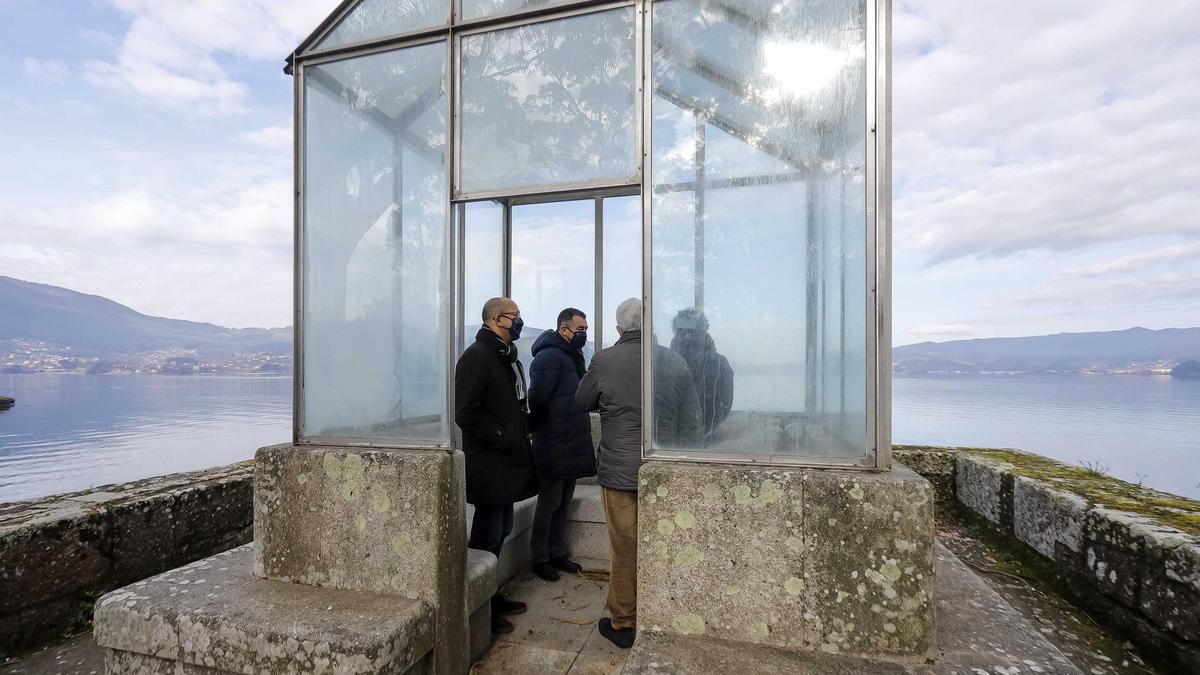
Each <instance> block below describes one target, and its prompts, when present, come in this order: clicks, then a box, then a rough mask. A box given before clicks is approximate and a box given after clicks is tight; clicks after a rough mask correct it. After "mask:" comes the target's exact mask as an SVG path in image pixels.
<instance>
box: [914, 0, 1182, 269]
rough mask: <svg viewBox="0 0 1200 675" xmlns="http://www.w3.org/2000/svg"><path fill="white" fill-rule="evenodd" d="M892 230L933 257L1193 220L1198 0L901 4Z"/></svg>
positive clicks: (1172, 227)
mask: <svg viewBox="0 0 1200 675" xmlns="http://www.w3.org/2000/svg"><path fill="white" fill-rule="evenodd" d="M895 24H896V29H895V34H896V62H895V70H894V78H895V83H894V90H895V98H896V100H895V119H894V126H895V131H896V133H895V147H894V152H895V177H894V180H895V194H896V201H895V206H894V214H895V226H896V241H897V246H898V248H901V249H903V251H902V254H912V255H919V256H921V257H922V258H923V259H924V261H925V264H926V265H936V264H941V263H944V262H947V261H951V260H955V259H960V258H973V257H974V258H984V257H997V258H1003V257H1009V256H1012V255H1014V254H1017V253H1020V252H1023V251H1035V250H1044V251H1059V252H1066V251H1080V250H1085V249H1088V248H1090V247H1093V246H1095V245H1097V244H1102V243H1107V242H1121V241H1129V240H1134V239H1139V238H1143V237H1150V236H1156V237H1162V236H1175V237H1180V236H1185V237H1186V236H1192V237H1194V236H1195V235H1196V233H1197V231H1200V223H1198V222H1197V216H1196V214H1197V213H1200V162H1196V161H1195V157H1196V156H1197V155H1198V154H1200V136H1197V135H1196V134H1194V133H1192V131H1191V130H1193V129H1194V128H1195V126H1196V124H1197V123H1198V122H1200V119H1198V117H1197V113H1196V110H1200V72H1198V71H1197V70H1196V69H1195V67H1194V64H1195V63H1198V62H1200V43H1198V42H1197V41H1196V40H1195V39H1194V30H1192V29H1191V28H1189V27H1194V26H1196V25H1200V3H1195V2H1188V1H1187V0H1165V1H1164V2H1161V3H1156V4H1155V8H1154V11H1152V12H1148V11H1145V10H1144V8H1139V7H1137V6H1136V5H1135V4H1132V3H1123V2H1105V3H1096V2H1090V1H1085V0H1064V1H1062V2H1055V3H1041V4H1030V3H1022V5H1021V7H1020V9H1017V8H1016V7H1014V6H1012V5H1011V4H1006V3H991V4H987V3H984V4H982V5H981V4H979V3H962V2H956V1H954V0H928V1H927V2H921V3H914V2H902V3H898V4H897V14H896V18H895Z"/></svg>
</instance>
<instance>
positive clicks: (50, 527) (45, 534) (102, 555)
mask: <svg viewBox="0 0 1200 675" xmlns="http://www.w3.org/2000/svg"><path fill="white" fill-rule="evenodd" d="M58 516H59V517H56V518H55V519H53V520H50V521H49V522H44V523H42V522H33V523H28V524H26V525H24V526H18V527H12V528H5V529H3V530H0V614H8V613H11V612H17V611H20V610H21V609H24V608H26V607H30V606H33V605H37V604H41V603H44V602H48V601H51V600H55V599H57V598H61V597H63V596H64V595H68V594H71V593H75V592H78V591H83V590H85V589H89V588H94V587H96V586H99V585H102V584H103V583H104V581H105V579H106V578H107V576H108V573H109V568H110V566H111V564H112V561H111V560H110V559H109V557H108V556H107V555H106V552H105V550H104V546H105V543H104V538H105V532H106V529H107V519H106V514H104V513H103V512H95V511H91V510H87V509H85V508H84V507H76V508H75V509H72V510H71V512H70V513H62V514H58Z"/></svg>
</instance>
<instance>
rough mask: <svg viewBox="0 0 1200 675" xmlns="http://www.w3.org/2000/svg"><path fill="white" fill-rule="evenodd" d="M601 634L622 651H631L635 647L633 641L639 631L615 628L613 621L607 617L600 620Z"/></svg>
mask: <svg viewBox="0 0 1200 675" xmlns="http://www.w3.org/2000/svg"><path fill="white" fill-rule="evenodd" d="M599 628H600V634H601V635H603V636H604V637H606V638H608V641H609V642H611V643H613V644H614V645H616V646H618V647H620V648H621V649H629V648H630V647H632V646H633V639H634V638H635V637H637V631H635V630H634V629H632V628H613V625H612V619H609V618H608V617H607V616H606V617H604V618H603V619H600V626H599Z"/></svg>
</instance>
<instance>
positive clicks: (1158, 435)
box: [892, 375, 1200, 497]
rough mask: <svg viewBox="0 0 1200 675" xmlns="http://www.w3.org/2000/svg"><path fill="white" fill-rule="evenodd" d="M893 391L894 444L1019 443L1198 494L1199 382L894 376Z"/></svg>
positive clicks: (1135, 479) (1164, 487)
mask: <svg viewBox="0 0 1200 675" xmlns="http://www.w3.org/2000/svg"><path fill="white" fill-rule="evenodd" d="M892 390H893V391H892V394H893V395H892V400H893V411H892V437H893V439H894V440H895V442H896V443H928V444H934V445H974V446H986V447H1008V448H1021V449H1022V450H1029V451H1031V452H1036V453H1038V454H1042V455H1046V456H1048V457H1053V458H1055V459H1058V460H1061V461H1064V462H1070V463H1072V464H1083V463H1085V462H1087V463H1093V464H1099V465H1100V466H1103V467H1108V469H1109V473H1110V474H1111V475H1113V476H1116V477H1118V478H1121V479H1124V480H1128V481H1130V482H1134V483H1136V482H1138V481H1139V480H1141V481H1142V482H1143V484H1144V485H1146V486H1148V487H1153V488H1156V489H1159V490H1166V491H1168V492H1173V493H1175V494H1180V495H1185V496H1188V497H1200V485H1198V484H1200V380H1183V379H1177V378H1171V377H1168V376H1137V375H1095V376H1087V375H1078V376H1057V375H1055V376H1051V375H1042V376H1036V375H1034V376H1012V377H1000V376H988V377H940V378H938V377H897V378H894V379H893V381H892Z"/></svg>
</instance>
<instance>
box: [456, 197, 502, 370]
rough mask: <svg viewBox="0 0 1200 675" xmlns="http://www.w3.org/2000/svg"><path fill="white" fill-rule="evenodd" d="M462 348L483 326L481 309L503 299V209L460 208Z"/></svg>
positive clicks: (489, 204) (496, 204) (491, 206)
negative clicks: (489, 302)
mask: <svg viewBox="0 0 1200 675" xmlns="http://www.w3.org/2000/svg"><path fill="white" fill-rule="evenodd" d="M461 208H462V209H463V211H462V212H461V213H462V218H463V261H464V264H463V315H462V326H463V344H462V345H460V348H466V346H467V345H469V344H471V342H472V341H473V340H474V338H475V333H477V332H478V331H479V327H480V326H482V325H483V305H484V303H486V302H487V301H488V300H490V299H492V298H495V297H499V296H501V295H504V205H503V204H501V203H499V202H470V203H468V204H463V205H462V207H461Z"/></svg>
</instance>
